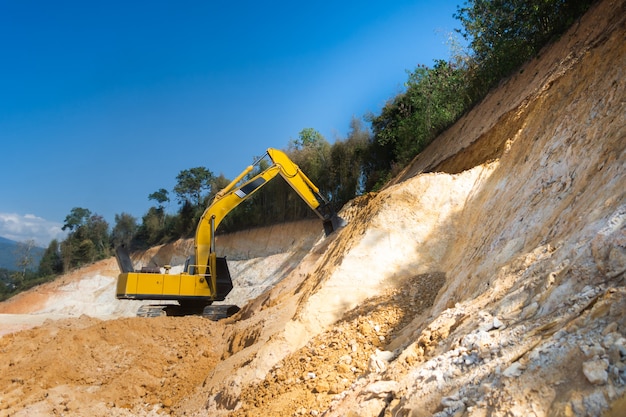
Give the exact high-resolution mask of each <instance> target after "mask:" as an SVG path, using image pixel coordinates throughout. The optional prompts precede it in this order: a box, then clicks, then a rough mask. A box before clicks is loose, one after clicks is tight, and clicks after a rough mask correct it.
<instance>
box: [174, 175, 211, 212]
mask: <svg viewBox="0 0 626 417" xmlns="http://www.w3.org/2000/svg"><path fill="white" fill-rule="evenodd" d="M213 179H214V176H213V173H212V172H211V171H209V170H208V169H206V168H205V167H196V168H191V169H185V170H182V171H180V173H179V174H178V175H177V176H176V181H178V182H177V183H176V186H175V187H174V192H175V193H176V195H177V196H178V201H179V203H180V204H183V203H184V202H185V201H190V202H191V203H193V204H195V205H196V206H199V205H200V204H201V202H202V192H203V191H208V190H210V189H211V184H212V181H213Z"/></svg>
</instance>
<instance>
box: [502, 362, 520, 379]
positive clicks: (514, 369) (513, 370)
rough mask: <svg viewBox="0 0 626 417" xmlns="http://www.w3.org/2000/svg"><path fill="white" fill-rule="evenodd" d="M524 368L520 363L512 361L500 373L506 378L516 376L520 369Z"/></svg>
mask: <svg viewBox="0 0 626 417" xmlns="http://www.w3.org/2000/svg"><path fill="white" fill-rule="evenodd" d="M524 369H525V367H524V365H522V364H521V363H519V362H513V363H512V364H511V365H510V366H509V367H508V368H506V369H505V370H504V372H502V375H504V376H505V377H507V378H514V377H518V376H520V375H521V374H522V371H523V370H524Z"/></svg>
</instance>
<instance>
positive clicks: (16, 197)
mask: <svg viewBox="0 0 626 417" xmlns="http://www.w3.org/2000/svg"><path fill="white" fill-rule="evenodd" d="M459 4H462V2H461V1H458V0H455V1H448V0H443V1H437V2H433V1H404V0H394V1H383V0H380V1H368V0H363V1H315V2H297V1H296V2H293V1H291V2H286V1H267V2H258V1H242V2H233V1H204V2H202V1H176V2H174V1H159V0H156V1H134V2H129V1H118V0H110V1H106V2H90V1H64V0H59V1H44V0H19V1H14V0H0V39H1V41H0V42H1V43H0V143H1V144H2V152H1V153H0V155H2V160H1V163H0V177H1V178H2V181H1V183H0V184H1V185H0V236H3V237H7V238H9V239H14V240H26V239H35V240H36V241H37V242H39V243H40V244H42V245H47V244H48V243H49V241H50V239H52V238H62V237H63V234H61V231H60V229H61V226H62V225H63V221H64V219H65V216H67V215H68V214H69V213H70V211H71V209H72V208H73V207H84V208H87V209H89V210H90V211H91V212H92V213H97V214H100V215H102V216H104V218H105V219H106V220H107V221H108V222H109V224H110V225H111V226H113V224H114V217H115V214H119V213H122V212H125V213H129V214H131V215H133V216H135V217H136V218H137V219H138V221H140V219H141V216H142V215H143V214H145V212H146V211H147V210H148V208H149V207H150V206H151V205H152V204H153V202H152V201H150V200H148V195H149V194H151V193H152V192H154V191H156V190H158V189H159V188H165V189H167V190H168V191H170V192H171V190H172V188H173V187H174V185H175V182H176V180H175V179H176V175H177V174H178V173H179V172H180V171H181V170H183V169H189V168H193V167H197V166H204V167H207V168H208V169H210V170H211V171H212V172H214V173H215V174H216V175H218V174H220V173H223V174H224V175H225V176H227V177H228V178H234V177H235V176H236V175H237V174H238V173H239V172H240V171H242V170H243V169H244V168H245V167H246V166H247V165H248V164H249V163H250V162H251V161H252V160H253V159H254V157H255V156H257V155H261V154H263V153H264V152H265V149H266V148H268V147H276V148H285V147H287V145H288V143H289V141H290V139H295V138H297V137H298V133H299V132H300V131H301V130H302V129H303V128H307V127H312V128H314V129H316V130H318V131H319V132H320V133H322V135H324V137H325V138H326V139H327V140H328V141H330V142H333V141H335V140H336V139H337V138H340V139H341V138H344V137H345V136H346V134H347V131H348V128H349V124H350V120H351V119H352V118H353V117H356V118H359V119H361V118H363V116H365V115H366V114H367V113H368V112H372V113H374V114H378V113H379V112H380V110H381V108H382V107H383V105H384V103H385V101H386V100H388V99H390V98H392V97H393V96H395V95H396V94H398V93H399V92H401V91H402V89H403V83H404V82H405V81H406V80H407V71H411V70H413V69H414V68H415V67H416V66H417V65H418V64H426V65H432V63H433V60H434V59H447V58H448V57H449V55H450V46H449V44H448V37H449V36H450V34H451V33H452V32H453V30H454V29H455V28H459V27H460V23H459V22H458V21H457V20H455V19H454V18H453V14H454V13H455V11H456V9H457V5H459ZM171 197H172V200H173V201H172V202H171V203H170V208H169V209H170V211H171V212H174V211H175V210H176V209H177V208H178V205H177V203H176V201H174V200H175V196H174V195H173V194H172V195H171Z"/></svg>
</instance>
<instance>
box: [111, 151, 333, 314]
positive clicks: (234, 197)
mask: <svg viewBox="0 0 626 417" xmlns="http://www.w3.org/2000/svg"><path fill="white" fill-rule="evenodd" d="M267 156H269V158H270V160H271V161H272V165H270V166H269V167H268V168H266V169H265V170H263V171H262V172H261V173H259V174H257V175H255V176H254V177H253V178H251V179H249V180H247V181H244V182H243V184H240V183H241V182H242V180H244V178H245V177H246V176H247V175H248V174H249V173H250V172H252V170H253V169H254V166H253V165H251V166H249V167H247V168H246V169H245V170H244V171H243V172H242V173H241V174H240V175H239V176H237V178H235V179H234V180H233V181H232V182H231V183H230V184H228V185H227V186H226V187H225V188H224V189H222V190H221V191H220V192H218V193H217V194H216V196H215V198H214V199H213V202H212V203H211V205H210V206H209V207H208V208H207V209H206V210H205V211H204V214H203V215H202V217H201V218H200V221H199V223H198V226H197V228H196V234H195V240H194V253H193V255H191V256H190V257H189V258H188V259H187V262H186V263H185V266H184V268H183V271H182V272H180V273H170V267H169V266H163V267H162V268H157V269H151V270H145V269H143V270H139V271H136V270H135V269H134V266H133V262H132V260H131V258H130V255H129V253H128V252H127V251H126V250H125V248H122V247H121V248H116V251H115V254H116V258H117V261H118V265H119V267H120V270H121V273H120V275H119V276H118V280H117V291H116V297H117V298H118V299H128V300H161V301H167V302H170V303H172V302H176V304H162V305H157V306H144V307H142V310H141V311H140V312H139V313H138V315H142V316H155V315H162V314H167V315H186V314H202V315H204V316H206V317H209V318H212V319H214V320H217V319H220V318H223V317H227V316H229V315H232V314H234V313H235V312H237V311H238V310H239V308H238V307H237V306H228V305H211V304H212V303H213V302H214V301H224V300H225V298H226V296H227V295H228V293H229V292H230V291H231V290H232V288H233V283H232V280H231V276H230V272H229V270H228V264H227V263H226V259H225V258H223V257H218V256H217V255H216V251H215V231H216V229H217V227H218V226H219V224H220V223H221V221H222V220H223V219H224V217H225V216H226V215H227V214H228V213H230V211H232V210H233V209H234V208H235V207H237V206H238V205H239V204H240V203H242V202H243V201H245V200H247V199H248V198H250V197H251V196H252V195H253V194H254V193H255V192H256V191H258V190H259V189H260V188H261V187H263V186H264V185H265V184H267V183H268V182H269V181H271V180H272V179H274V178H275V177H276V176H277V175H281V176H282V177H283V178H284V179H285V181H287V183H288V184H289V185H290V186H291V187H292V188H293V189H294V191H296V193H297V194H298V195H299V196H300V197H301V198H302V199H303V200H304V201H305V202H306V203H307V205H308V206H309V207H310V208H311V209H312V210H313V211H314V212H315V213H316V214H317V215H318V216H319V217H320V219H321V220H322V221H323V225H324V232H325V233H326V235H327V236H328V235H329V234H331V233H332V232H333V231H335V230H337V229H339V228H340V227H342V226H343V225H344V224H345V222H344V221H343V219H341V218H340V217H339V216H338V215H337V213H335V211H334V209H333V208H332V206H331V204H330V203H329V202H328V201H327V200H326V199H325V198H324V196H323V195H322V194H321V193H320V191H319V189H318V188H317V186H315V184H313V182H312V181H311V180H310V179H309V178H308V177H307V176H306V175H305V174H304V173H303V172H302V171H301V170H300V168H299V167H298V166H297V165H296V164H295V163H293V161H291V160H290V159H289V157H288V156H287V155H286V154H285V153H284V152H282V151H279V150H277V149H272V148H270V149H268V150H267ZM259 162H260V160H259V161H257V164H258V163H259Z"/></svg>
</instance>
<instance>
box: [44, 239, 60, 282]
mask: <svg viewBox="0 0 626 417" xmlns="http://www.w3.org/2000/svg"><path fill="white" fill-rule="evenodd" d="M61 272H63V262H62V261H61V253H60V247H59V242H58V241H57V240H56V239H54V240H52V241H51V242H50V244H49V245H48V248H47V249H46V250H45V252H44V253H43V256H42V257H41V261H39V271H38V274H39V276H42V277H47V276H52V275H57V274H60V273H61Z"/></svg>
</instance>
